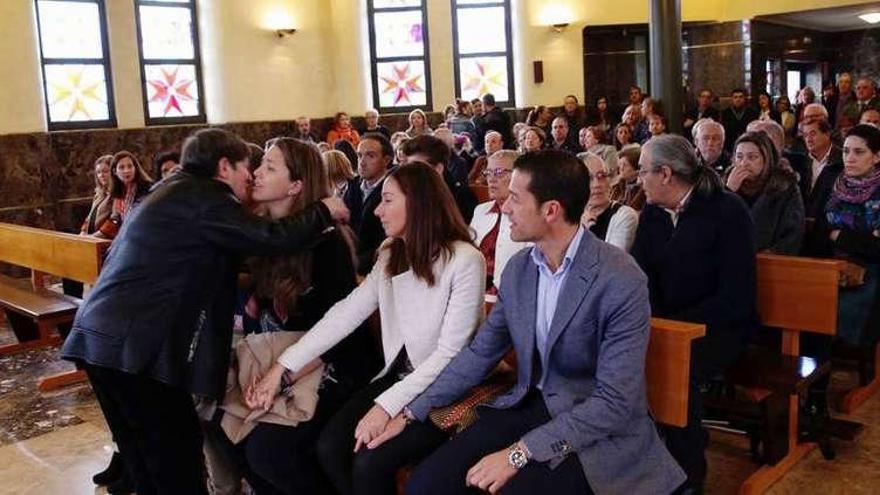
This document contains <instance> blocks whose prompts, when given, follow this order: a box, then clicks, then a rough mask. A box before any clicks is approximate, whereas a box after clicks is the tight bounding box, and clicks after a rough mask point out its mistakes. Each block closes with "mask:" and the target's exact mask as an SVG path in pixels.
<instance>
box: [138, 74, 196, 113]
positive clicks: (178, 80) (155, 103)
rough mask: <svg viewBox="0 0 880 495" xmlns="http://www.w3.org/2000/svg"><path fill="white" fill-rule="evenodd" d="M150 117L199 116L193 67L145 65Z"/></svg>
mask: <svg viewBox="0 0 880 495" xmlns="http://www.w3.org/2000/svg"><path fill="white" fill-rule="evenodd" d="M144 76H145V78H146V81H147V84H146V92H147V108H148V110H149V114H150V116H162V117H191V116H195V115H198V114H199V105H198V101H199V94H198V84H196V68H195V66H193V65H146V66H144Z"/></svg>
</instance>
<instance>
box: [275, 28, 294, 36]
mask: <svg viewBox="0 0 880 495" xmlns="http://www.w3.org/2000/svg"><path fill="white" fill-rule="evenodd" d="M295 32H296V29H294V28H286V29H276V30H275V34H276V35H278V37H279V38H287V37H288V36H293V33H295Z"/></svg>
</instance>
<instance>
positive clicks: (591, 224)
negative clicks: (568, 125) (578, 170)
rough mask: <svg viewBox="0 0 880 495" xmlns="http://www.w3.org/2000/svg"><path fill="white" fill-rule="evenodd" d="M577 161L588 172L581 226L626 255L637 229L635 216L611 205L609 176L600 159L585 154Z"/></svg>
mask: <svg viewBox="0 0 880 495" xmlns="http://www.w3.org/2000/svg"><path fill="white" fill-rule="evenodd" d="M581 160H582V161H583V162H584V164H585V165H586V166H587V169H588V170H589V171H590V197H589V199H588V200H587V207H586V209H584V214H583V216H582V217H581V223H583V224H584V226H585V227H587V228H588V229H590V232H592V233H593V234H595V235H596V237H598V238H599V239H602V240H603V241H605V242H607V243H608V244H611V245H612V246H617V247H619V248H620V249H622V250H624V251H626V252H629V249H630V248H631V247H632V244H633V241H634V240H635V238H636V229H637V228H638V226H639V214H638V212H636V210H634V209H632V208H630V207H629V206H626V205H624V204H622V203H618V202H617V201H611V174H610V173H609V170H608V167H607V164H606V162H605V161H604V160H602V158H600V157H599V156H598V155H594V154H593V153H587V154H586V155H584V156H583V157H582V158H581Z"/></svg>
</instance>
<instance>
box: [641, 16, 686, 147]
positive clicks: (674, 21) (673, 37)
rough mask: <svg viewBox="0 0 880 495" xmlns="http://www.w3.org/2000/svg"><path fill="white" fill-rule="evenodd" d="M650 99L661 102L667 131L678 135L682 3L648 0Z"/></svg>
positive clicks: (679, 128) (682, 97) (682, 91)
mask: <svg viewBox="0 0 880 495" xmlns="http://www.w3.org/2000/svg"><path fill="white" fill-rule="evenodd" d="M649 3H650V12H651V17H650V24H649V26H650V39H651V42H650V47H651V52H650V57H651V58H650V61H651V97H652V98H657V99H659V100H660V101H661V102H662V103H663V109H664V110H665V111H666V118H667V119H668V122H667V125H666V127H667V130H668V131H669V132H681V124H682V114H683V109H682V104H683V101H684V96H683V93H684V90H683V88H682V79H681V50H682V46H681V0H649Z"/></svg>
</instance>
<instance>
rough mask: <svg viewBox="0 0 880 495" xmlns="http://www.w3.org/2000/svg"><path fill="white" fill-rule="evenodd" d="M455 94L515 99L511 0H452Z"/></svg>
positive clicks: (472, 97) (507, 99) (500, 99)
mask: <svg viewBox="0 0 880 495" xmlns="http://www.w3.org/2000/svg"><path fill="white" fill-rule="evenodd" d="M451 2H452V29H453V40H452V44H453V50H454V56H455V64H454V68H455V94H456V96H458V97H459V98H462V99H468V100H472V99H474V98H479V97H481V96H483V95H484V94H486V93H492V95H493V96H495V101H496V102H497V103H508V104H513V103H514V94H513V69H512V65H511V64H512V59H511V54H512V53H513V51H512V49H511V31H510V0H451Z"/></svg>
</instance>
